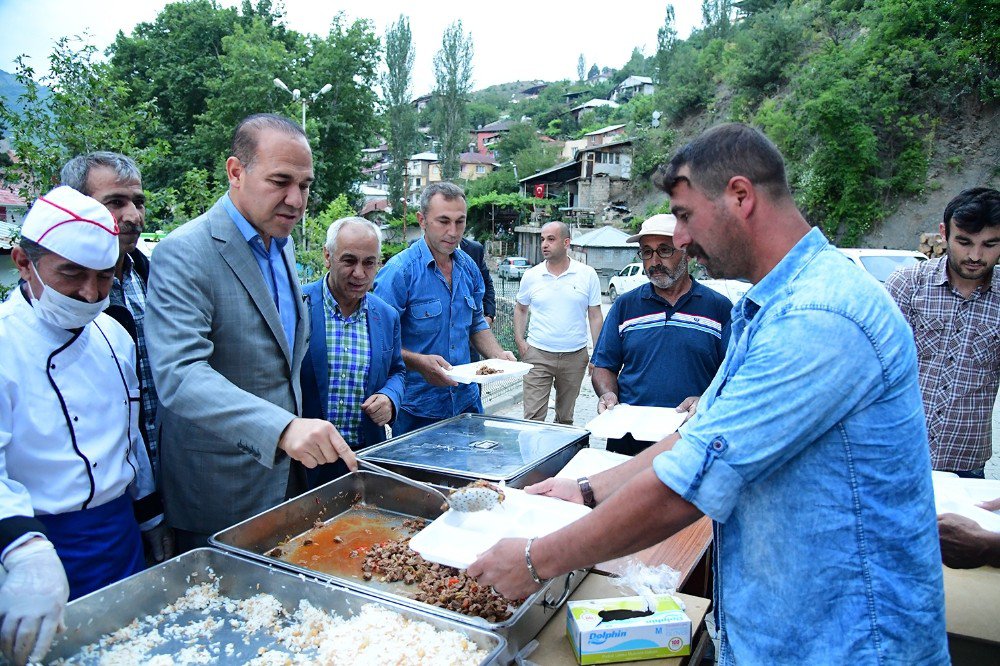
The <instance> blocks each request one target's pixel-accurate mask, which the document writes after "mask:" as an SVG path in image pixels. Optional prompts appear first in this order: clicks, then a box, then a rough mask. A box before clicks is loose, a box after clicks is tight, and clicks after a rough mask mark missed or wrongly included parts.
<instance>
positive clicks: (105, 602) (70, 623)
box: [47, 548, 506, 664]
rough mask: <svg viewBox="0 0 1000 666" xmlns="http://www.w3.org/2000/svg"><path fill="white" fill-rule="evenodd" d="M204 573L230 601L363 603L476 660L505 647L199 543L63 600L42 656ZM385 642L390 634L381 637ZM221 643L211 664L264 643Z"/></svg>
mask: <svg viewBox="0 0 1000 666" xmlns="http://www.w3.org/2000/svg"><path fill="white" fill-rule="evenodd" d="M211 573H214V574H215V576H217V577H218V580H219V592H220V594H222V595H225V596H227V597H230V598H232V599H245V598H248V597H252V596H254V595H256V594H260V593H266V594H270V595H272V596H274V597H275V598H277V599H278V601H280V602H281V603H282V605H283V606H284V607H285V608H286V609H288V610H290V611H294V610H295V609H296V608H298V605H299V601H300V600H301V599H306V600H308V601H309V602H310V603H311V604H312V605H313V606H315V607H317V608H320V609H323V610H325V611H327V612H332V613H336V614H337V615H339V616H341V617H350V616H352V615H354V614H356V613H358V612H359V611H360V610H361V607H362V606H363V605H365V604H369V603H374V604H379V605H382V606H385V607H386V608H389V609H390V610H393V611H395V612H397V613H399V614H401V615H403V616H404V617H407V618H410V619H414V620H422V621H424V622H427V623H428V624H430V625H432V626H434V627H435V628H437V629H450V630H453V631H457V632H459V633H461V634H463V635H465V636H466V637H468V639H469V640H470V641H471V642H473V643H475V644H476V645H477V646H478V647H480V648H482V649H485V650H486V651H487V652H488V653H489V654H488V655H487V658H486V659H485V660H484V661H483V662H481V663H482V664H495V663H500V662H499V661H498V660H499V658H500V655H501V654H502V653H503V652H504V651H505V650H506V640H505V639H504V638H501V637H500V636H498V635H496V634H494V633H490V632H488V631H485V630H484V629H482V628H477V627H473V626H471V625H469V624H467V623H466V624H463V623H459V622H455V621H454V620H450V619H448V618H444V617H441V616H439V615H432V614H430V613H425V612H422V611H420V610H419V609H414V608H413V607H412V606H401V605H399V604H394V603H392V602H388V601H385V600H383V599H375V598H373V597H371V596H368V595H365V594H360V593H358V592H356V591H354V590H348V589H344V588H342V587H333V586H329V585H323V584H322V583H320V582H318V581H316V580H313V579H310V578H305V577H303V576H296V575H293V574H291V573H288V572H287V571H283V570H280V569H276V568H273V567H269V566H264V565H261V564H258V563H256V562H250V561H248V560H245V559H243V558H240V557H236V556H233V555H230V554H228V553H223V552H221V551H218V550H214V549H211V548H200V549H197V550H192V551H190V552H187V553H185V554H183V555H181V556H179V557H175V558H173V559H171V560H168V561H166V562H164V563H163V564H160V565H157V566H155V567H153V568H151V569H147V570H146V571H143V572H141V573H138V574H135V575H134V576H130V577H129V578H126V579H125V580H122V581H119V582H117V583H114V584H113V585H110V586H108V587H105V588H104V589H101V590H98V591H96V592H93V593H91V594H88V595H86V596H84V597H80V598H79V599H76V600H74V601H72V602H70V604H69V605H68V606H67V607H66V616H65V623H66V627H67V630H66V631H65V632H63V633H62V634H60V635H59V636H58V637H57V638H56V641H55V643H54V644H53V646H52V650H51V651H50V652H49V654H48V657H47V660H54V659H59V658H64V659H65V658H69V657H71V656H73V655H75V654H76V653H77V652H79V651H80V649H81V648H83V647H84V646H86V645H89V644H91V643H94V642H96V641H97V640H99V639H100V637H101V636H103V635H105V634H108V633H110V632H113V631H116V630H118V629H120V628H122V627H125V626H127V625H128V624H129V623H131V622H132V621H133V620H135V619H141V618H143V617H145V616H146V615H150V614H156V613H158V612H159V611H160V610H162V609H163V608H164V607H165V606H167V605H168V604H171V603H173V602H175V601H176V600H177V599H178V598H179V597H180V596H182V595H183V594H184V593H185V592H186V591H187V589H188V588H189V587H190V586H192V585H196V584H198V583H205V582H209V580H210V576H209V574H211ZM224 624H225V623H224ZM225 630H226V627H225V626H224V627H222V628H220V629H219V630H218V631H219V632H223V633H224V631H225ZM386 640H392V639H391V638H390V637H388V636H387V637H386ZM211 641H212V642H216V643H217V642H219V637H218V636H214V635H213V636H212V637H211ZM222 641H223V644H225V641H229V642H231V643H232V644H233V647H234V648H235V649H234V651H233V653H232V654H230V655H226V654H225V651H220V654H219V655H217V656H218V659H219V661H218V662H216V663H224V664H243V663H246V662H247V661H249V660H250V659H252V658H253V657H256V656H257V649H258V647H264V646H265V643H263V642H253V641H251V643H250V644H249V645H247V644H244V643H243V639H242V636H240V637H236V636H235V634H234V636H233V637H228V638H227V637H223V638H222ZM172 643H174V645H173V646H172V647H173V648H174V649H175V650H176V649H179V647H181V646H180V644H179V642H178V641H172ZM208 643H209V637H205V643H204V645H208ZM163 648H164V649H167V650H170V649H171V645H170V644H166V645H165V646H163ZM168 654H169V653H168ZM93 663H98V660H97V659H94V660H93Z"/></svg>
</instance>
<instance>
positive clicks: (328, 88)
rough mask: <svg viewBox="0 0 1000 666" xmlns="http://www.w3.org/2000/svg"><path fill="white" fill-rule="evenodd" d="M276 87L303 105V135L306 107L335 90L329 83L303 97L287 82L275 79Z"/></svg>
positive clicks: (304, 236) (303, 243) (303, 214)
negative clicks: (286, 83) (290, 88)
mask: <svg viewBox="0 0 1000 666" xmlns="http://www.w3.org/2000/svg"><path fill="white" fill-rule="evenodd" d="M274 85H275V86H276V87H278V88H281V89H282V90H284V91H285V92H286V93H288V94H289V95H291V96H292V101H293V102H299V103H300V104H301V105H302V132H303V133H305V131H306V107H307V106H309V105H310V104H312V103H313V102H315V101H316V100H317V99H319V96H320V95H325V94H326V93H328V92H330V91H331V90H333V84H332V83H328V84H326V85H325V86H323V87H322V88H320V89H319V90H317V91H316V92H314V93H313V94H312V95H303V94H302V93H301V91H300V90H299V89H298V88H296V89H295V90H289V89H288V86H286V85H285V82H284V81H282V80H281V79H279V78H275V79H274ZM306 139H307V140H308V137H306ZM302 249H303V250H305V249H307V248H306V207H305V206H303V207H302Z"/></svg>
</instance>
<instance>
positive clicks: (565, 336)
mask: <svg viewBox="0 0 1000 666" xmlns="http://www.w3.org/2000/svg"><path fill="white" fill-rule="evenodd" d="M541 235H542V256H544V257H545V261H543V262H542V263H540V264H538V265H537V266H533V267H532V268H530V269H528V271H527V272H526V273H525V274H524V276H523V277H522V278H521V288H520V289H518V291H517V305H516V306H515V307H514V340H515V342H517V348H518V350H519V351H520V352H521V360H522V361H525V362H526V363H531V364H532V365H534V367H533V368H532V369H531V371H530V372H529V373H528V374H527V375H525V377H524V418H526V419H532V420H535V421H544V420H545V415H546V413H547V412H548V409H549V393H550V392H551V391H552V384H553V382H554V383H555V386H556V418H555V420H556V423H565V424H567V425H571V424H572V423H573V406H574V405H575V404H576V398H577V396H578V395H580V384H581V383H582V382H583V374H584V372H585V371H586V369H587V362H588V360H589V357H588V356H587V325H588V324H589V325H590V335H591V337H592V339H593V340H594V341H595V342H596V341H597V338H598V336H600V334H601V323H602V322H603V318H602V317H601V281H600V279H599V278H598V277H597V273H596V272H595V271H594V269H593V268H591V267H590V266H587V265H586V264H581V263H580V262H579V261H574V260H573V259H571V258H570V256H569V254H568V252H569V227H567V226H566V225H565V224H564V223H562V222H549V223H548V224H546V225H545V226H544V227H542V234H541ZM529 311H530V312H531V327H530V329H529V330H528V337H527V340H525V336H524V332H525V326H526V325H527V323H528V313H529Z"/></svg>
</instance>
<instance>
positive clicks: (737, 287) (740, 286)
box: [698, 278, 753, 305]
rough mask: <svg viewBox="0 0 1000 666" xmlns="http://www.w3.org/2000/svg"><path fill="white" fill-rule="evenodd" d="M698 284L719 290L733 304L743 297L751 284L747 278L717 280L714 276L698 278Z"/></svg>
mask: <svg viewBox="0 0 1000 666" xmlns="http://www.w3.org/2000/svg"><path fill="white" fill-rule="evenodd" d="M698 284H703V285H705V286H706V287H708V288H709V289H712V290H714V291H717V292H719V293H720V294H722V295H723V296H725V297H726V298H728V299H729V300H730V301H731V302H732V303H733V305H736V301H738V300H740V299H741V298H743V294H745V293H747V292H748V291H750V287H752V286H753V285H752V284H750V283H749V282H748V281H747V280H716V279H714V278H704V279H701V280H698Z"/></svg>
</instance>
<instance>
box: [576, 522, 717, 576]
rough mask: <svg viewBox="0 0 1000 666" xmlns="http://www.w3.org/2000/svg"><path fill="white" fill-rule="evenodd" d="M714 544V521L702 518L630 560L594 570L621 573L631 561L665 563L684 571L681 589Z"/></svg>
mask: <svg viewBox="0 0 1000 666" xmlns="http://www.w3.org/2000/svg"><path fill="white" fill-rule="evenodd" d="M711 543H712V521H711V519H709V518H708V517H707V516H703V517H702V518H699V519H698V520H697V521H696V522H694V523H692V524H690V525H688V526H687V527H685V528H684V529H683V530H681V531H680V532H678V533H677V534H675V535H673V536H672V537H670V538H669V539H666V540H664V541H661V542H660V543H658V544H656V545H655V546H651V547H649V548H647V549H646V550H643V551H640V552H639V553H637V554H635V555H632V556H630V557H620V558H618V559H616V560H611V561H609V562H602V563H601V564H598V565H597V566H596V567H594V570H595V571H598V572H603V573H612V574H618V573H621V572H622V570H623V568H624V566H625V563H626V562H627V561H628V560H629V559H630V558H637V559H638V560H639V561H641V562H643V563H644V564H648V565H651V566H655V565H657V564H666V565H667V566H669V567H671V568H673V569H676V570H677V571H679V572H681V582H680V586H683V585H684V583H686V582H687V580H688V578H690V577H691V573H692V572H693V571H694V570H695V568H696V567H697V566H698V564H699V563H700V562H701V559H702V557H704V555H705V553H706V551H707V550H708V547H709V545H710V544H711Z"/></svg>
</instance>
